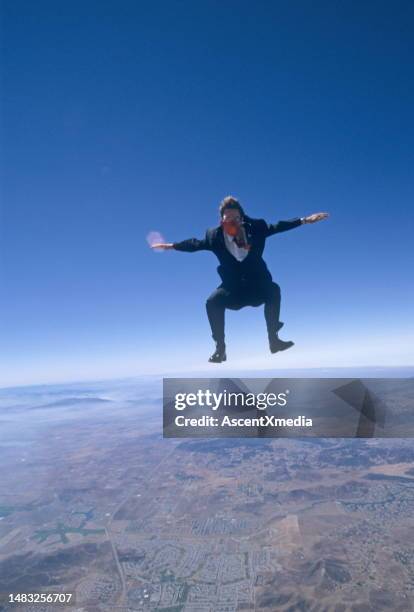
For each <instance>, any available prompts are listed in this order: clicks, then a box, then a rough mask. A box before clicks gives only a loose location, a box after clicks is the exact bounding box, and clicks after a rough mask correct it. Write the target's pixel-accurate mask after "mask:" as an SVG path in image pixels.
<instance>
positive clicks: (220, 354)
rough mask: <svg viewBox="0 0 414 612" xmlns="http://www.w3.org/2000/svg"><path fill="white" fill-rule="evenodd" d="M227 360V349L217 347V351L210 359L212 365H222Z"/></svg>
mask: <svg viewBox="0 0 414 612" xmlns="http://www.w3.org/2000/svg"><path fill="white" fill-rule="evenodd" d="M226 359H227V356H226V347H225V346H218V345H217V348H216V350H215V351H214V353H213V354H212V355H211V357H210V358H209V362H210V363H221V362H222V361H226Z"/></svg>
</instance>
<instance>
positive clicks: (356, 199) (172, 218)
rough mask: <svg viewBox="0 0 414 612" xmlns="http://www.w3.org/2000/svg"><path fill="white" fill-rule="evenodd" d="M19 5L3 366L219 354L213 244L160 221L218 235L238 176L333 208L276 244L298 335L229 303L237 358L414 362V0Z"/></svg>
mask: <svg viewBox="0 0 414 612" xmlns="http://www.w3.org/2000/svg"><path fill="white" fill-rule="evenodd" d="M2 13H3V15H2V28H3V36H2V38H3V60H2V73H3V79H2V81H3V87H2V90H3V93H2V107H1V114H2V130H3V136H4V146H3V148H2V186H1V191H2V232H1V251H2V252H1V264H2V271H1V294H2V297H1V304H0V315H1V330H0V331H1V336H2V347H3V350H2V354H3V356H2V362H1V364H0V366H1V380H0V384H1V385H3V386H4V385H9V384H26V383H33V382H34V383H35V382H49V381H61V380H62V381H63V380H80V379H87V378H97V377H102V378H106V377H111V376H119V375H128V376H129V375H135V374H141V373H150V374H156V373H160V372H161V373H162V372H164V371H168V372H171V371H178V370H180V371H182V372H188V373H191V372H192V371H193V370H196V369H198V370H199V369H200V368H201V367H203V368H204V367H206V368H207V367H208V364H207V363H206V360H207V358H208V355H209V354H210V353H211V350H212V348H213V346H212V341H211V338H210V331H209V327H208V322H207V319H206V317H205V312H204V304H205V299H206V297H207V296H208V295H209V294H210V293H211V291H212V290H213V289H214V288H215V287H216V286H217V284H218V277H217V274H216V265H217V263H216V260H215V257H214V256H213V255H212V254H210V253H196V254H185V253H177V252H172V253H171V252H168V253H162V254H160V253H158V254H155V253H154V252H152V251H151V250H150V249H149V248H148V245H147V243H146V235H147V233H148V232H149V231H151V230H155V231H159V232H161V233H162V234H163V235H164V236H165V238H166V239H167V240H171V241H174V240H180V239H183V238H188V237H191V236H202V235H203V234H204V231H205V228H206V227H209V226H214V225H215V224H216V222H217V207H218V203H219V201H220V200H221V199H222V198H223V197H224V196H225V195H227V194H234V195H236V196H238V197H239V198H240V200H241V202H242V203H243V205H244V207H245V209H246V210H247V212H248V213H249V214H250V215H251V216H257V217H263V218H265V219H267V220H268V221H276V220H278V219H284V218H291V217H294V216H297V215H300V216H302V215H304V214H308V213H311V212H315V211H319V210H327V211H329V212H330V213H331V218H330V219H329V220H328V221H325V222H322V223H320V224H317V225H315V226H305V227H301V228H298V229H296V230H292V231H291V232H287V233H286V234H283V235H279V236H273V237H272V238H270V239H269V241H268V243H267V247H266V251H265V259H266V261H267V263H268V266H269V268H270V269H271V271H272V273H273V276H274V279H275V280H276V281H277V282H278V283H279V284H280V285H281V288H282V320H284V321H285V328H284V330H283V334H281V337H283V338H284V339H292V340H294V341H295V342H296V345H295V347H294V348H292V349H291V350H290V351H288V352H286V353H283V354H279V355H271V354H270V353H268V348H267V345H266V332H265V326H264V321H263V314H262V311H261V310H262V309H253V308H250V309H244V310H242V311H239V312H236V313H235V312H230V313H229V316H228V319H227V321H228V326H227V338H228V358H229V362H228V367H232V368H234V367H240V368H242V367H243V368H251V369H254V368H272V367H273V366H274V367H278V368H279V367H282V368H283V367H289V368H291V367H313V366H314V367H321V366H322V367H324V366H331V365H332V366H342V365H349V366H354V365H359V364H363V365H409V364H413V362H414V359H413V355H414V351H413V342H414V331H413V323H412V311H413V306H412V304H413V297H414V291H413V282H412V267H413V228H414V223H413V220H414V210H413V205H412V202H413V173H412V168H413V162H414V159H413V136H414V126H413V118H412V114H413V111H412V109H413V108H414V80H413V70H412V58H413V53H414V41H413V36H412V32H413V25H414V23H413V21H414V5H413V4H412V3H411V2H408V1H407V2H398V3H390V2H378V1H376V2H362V3H359V2H332V1H329V2H328V1H324V2H317V1H316V2H307V1H299V2H277V1H275V2H270V1H266V2H263V1H258V2H244V1H237V2H235V1H226V2H216V1H200V2H190V1H187V0H186V1H181V2H178V1H172V0H168V1H158V2H157V1H155V2H132V1H131V2H130V1H128V0H123V1H122V2H114V1H111V2H107V1H100V2H91V1H84V2H78V1H71V2H58V3H56V2H48V1H42V0H41V1H40V2H37V3H33V2H23V1H17V2H15V1H13V2H12V1H10V0H6V1H5V2H3V3H2ZM211 367H212V368H213V367H214V366H211ZM226 367H227V365H225V366H218V367H216V368H215V370H214V371H213V369H211V373H212V374H213V373H214V374H216V373H217V374H219V373H221V372H222V371H223V370H225V368H226Z"/></svg>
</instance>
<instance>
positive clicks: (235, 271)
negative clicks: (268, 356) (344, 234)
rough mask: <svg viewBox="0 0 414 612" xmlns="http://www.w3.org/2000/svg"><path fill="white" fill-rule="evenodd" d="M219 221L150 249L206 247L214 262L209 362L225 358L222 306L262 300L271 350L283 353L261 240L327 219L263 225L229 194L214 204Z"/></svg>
mask: <svg viewBox="0 0 414 612" xmlns="http://www.w3.org/2000/svg"><path fill="white" fill-rule="evenodd" d="M219 211H220V225H219V226H218V227H215V228H212V229H208V230H207V231H206V234H205V237H204V238H203V239H202V240H198V239H197V238H190V239H189V240H183V241H182V242H173V243H156V244H153V245H152V248H153V249H175V250H176V251H185V252H187V253H193V252H195V251H212V252H213V253H214V254H215V255H216V256H217V258H218V260H219V262H220V265H219V266H218V268H217V272H218V273H219V275H220V278H221V281H222V282H221V285H220V286H219V287H217V289H216V290H215V291H213V293H212V294H211V295H210V297H209V298H208V299H207V302H206V309H207V316H208V319H209V322H210V326H211V332H212V337H213V340H214V341H215V343H216V350H215V351H214V353H213V354H212V355H211V357H210V359H209V361H210V362H211V363H221V362H222V361H226V345H225V339H224V338H225V335H224V312H225V309H226V308H229V309H231V310H239V309H240V308H244V307H245V306H260V305H262V304H264V315H265V320H266V326H267V334H268V338H269V348H270V351H271V353H277V352H278V351H284V350H286V349H288V348H290V347H291V346H293V344H294V343H293V342H291V341H284V340H281V339H280V338H279V335H278V332H279V330H280V328H281V327H282V326H283V323H282V322H281V321H279V313H280V287H279V285H277V284H276V283H275V282H273V280H272V276H271V274H270V272H269V270H268V268H267V266H266V263H265V262H264V260H263V258H262V254H263V250H264V247H265V242H266V238H268V237H269V236H273V234H277V233H279V232H286V231H287V230H290V229H293V228H295V227H299V226H300V225H303V224H305V223H316V222H317V221H321V220H322V219H326V218H327V217H328V213H322V212H321V213H315V214H312V215H309V216H307V217H302V218H299V217H297V218H295V219H290V220H289V221H279V222H278V223H274V224H273V223H267V222H266V221H264V219H252V218H250V217H248V216H247V215H246V214H245V213H244V210H243V208H242V206H241V204H240V202H239V201H238V200H236V198H234V197H232V196H228V197H226V198H224V200H223V201H222V202H221V204H220V209H219Z"/></svg>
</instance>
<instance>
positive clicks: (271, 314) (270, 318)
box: [264, 283, 281, 340]
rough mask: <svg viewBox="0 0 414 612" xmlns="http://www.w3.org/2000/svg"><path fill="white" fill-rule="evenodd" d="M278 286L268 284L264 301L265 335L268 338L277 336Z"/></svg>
mask: <svg viewBox="0 0 414 612" xmlns="http://www.w3.org/2000/svg"><path fill="white" fill-rule="evenodd" d="M280 298H281V294H280V287H279V285H278V284H276V283H272V284H271V285H270V286H269V289H268V291H267V294H266V297H265V303H264V316H265V319H266V327H267V335H268V336H269V340H271V339H272V338H276V337H277V332H278V330H279V327H280V325H279V316H280Z"/></svg>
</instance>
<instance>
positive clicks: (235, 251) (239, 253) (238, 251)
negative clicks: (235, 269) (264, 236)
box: [223, 232, 249, 261]
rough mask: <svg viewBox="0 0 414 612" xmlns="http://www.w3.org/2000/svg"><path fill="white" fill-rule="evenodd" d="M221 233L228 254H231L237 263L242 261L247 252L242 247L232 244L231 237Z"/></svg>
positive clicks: (232, 239) (232, 238)
mask: <svg viewBox="0 0 414 612" xmlns="http://www.w3.org/2000/svg"><path fill="white" fill-rule="evenodd" d="M223 233H224V242H225V244H226V248H227V250H228V251H229V253H231V254H232V255H233V257H235V258H236V259H237V261H243V259H244V258H245V257H247V254H248V252H249V251H248V250H247V249H245V248H243V247H239V246H237V244H236V243H235V242H234V237H233V236H229V235H228V234H226V232H223Z"/></svg>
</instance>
